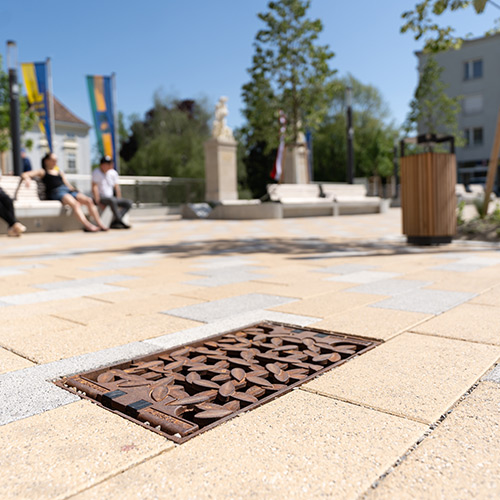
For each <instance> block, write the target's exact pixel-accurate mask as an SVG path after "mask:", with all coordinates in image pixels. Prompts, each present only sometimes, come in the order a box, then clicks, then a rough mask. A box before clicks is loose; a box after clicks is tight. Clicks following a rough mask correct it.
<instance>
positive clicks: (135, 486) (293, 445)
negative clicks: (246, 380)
mask: <svg viewBox="0 0 500 500" xmlns="http://www.w3.org/2000/svg"><path fill="white" fill-rule="evenodd" d="M425 429H426V426H424V425H422V424H418V423H416V422H411V421H408V420H404V419H401V418H398V417H394V416H392V415H387V414H382V413H379V412H376V411H373V410H369V409H367V408H361V407H359V406H353V405H350V404H347V403H344V402H341V401H335V400H332V399H330V398H326V397H322V396H317V395H314V394H308V393H306V392H304V391H300V390H299V391H293V392H292V393H291V394H288V395H286V396H284V397H282V398H280V399H279V400H277V401H274V402H272V403H269V404H267V405H264V406H261V407H260V408H258V409H256V410H254V411H252V412H249V413H247V414H244V415H243V416H241V417H237V418H234V419H232V420H230V421H228V422H227V423H225V424H223V425H221V426H219V427H217V428H215V429H213V430H211V431H209V432H207V433H204V434H202V435H200V436H198V437H197V438H196V439H193V440H191V441H189V442H187V443H185V444H183V445H181V446H179V447H178V448H176V449H174V450H172V451H169V452H168V453H164V454H162V455H160V456H158V457H156V458H154V459H152V460H149V461H148V462H147V463H145V464H143V465H139V466H138V467H134V468H133V469H130V470H128V471H126V472H124V473H123V474H120V475H119V476H116V477H114V478H112V479H110V480H108V481H106V482H104V483H103V484H101V485H98V486H96V487H94V488H90V489H88V490H87V491H85V492H83V493H81V494H80V495H77V496H76V497H75V500H89V499H100V500H104V499H117V498H120V492H121V494H122V495H123V492H125V491H126V492H127V494H128V495H129V498H156V499H158V500H160V499H171V498H176V499H193V498H199V499H202V498H203V499H205V498H217V499H221V500H222V499H250V498H255V499H261V498H281V497H283V496H284V495H286V497H287V498H297V499H304V498H339V499H344V498H356V497H357V496H358V495H359V494H360V493H362V492H363V491H364V490H365V489H367V488H368V487H369V485H370V484H371V482H373V481H374V480H375V479H376V478H377V477H378V476H379V475H380V474H381V473H383V472H384V471H385V470H386V469H387V468H388V467H390V465H391V464H392V459H393V457H394V456H395V455H400V454H402V453H405V452H406V450H407V449H408V448H409V447H410V446H411V445H412V444H413V443H414V442H415V441H416V440H417V439H418V438H419V437H420V436H421V435H422V434H423V432H425ZM234 436H237V439H234ZM228 443H231V446H228Z"/></svg>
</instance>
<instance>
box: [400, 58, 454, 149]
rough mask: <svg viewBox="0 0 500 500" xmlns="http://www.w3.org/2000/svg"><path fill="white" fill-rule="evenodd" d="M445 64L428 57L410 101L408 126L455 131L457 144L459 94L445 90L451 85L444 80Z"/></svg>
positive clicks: (423, 130) (429, 131) (413, 129)
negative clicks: (454, 95) (455, 95)
mask: <svg viewBox="0 0 500 500" xmlns="http://www.w3.org/2000/svg"><path fill="white" fill-rule="evenodd" d="M442 72H443V68H442V67H441V66H440V65H439V64H438V62H437V61H436V59H435V57H433V56H432V55H429V56H427V57H426V58H425V63H424V67H423V69H422V72H421V74H420V78H419V82H418V86H417V88H416V90H415V95H414V98H413V99H412V101H411V102H410V111H409V113H408V115H407V117H406V122H405V130H406V133H407V134H409V133H411V132H415V133H416V132H419V133H424V134H445V135H454V136H455V137H456V138H457V144H458V145H460V144H461V142H462V137H461V134H460V132H459V130H458V113H459V112H460V99H461V98H460V97H449V96H448V95H447V94H446V89H447V87H448V85H446V84H445V83H443V82H442V81H441V73H442Z"/></svg>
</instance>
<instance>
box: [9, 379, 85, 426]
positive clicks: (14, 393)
mask: <svg viewBox="0 0 500 500" xmlns="http://www.w3.org/2000/svg"><path fill="white" fill-rule="evenodd" d="M79 399H80V398H79V397H78V396H75V395H74V394H71V393H69V392H68V391H65V390H64V389H60V388H59V387H56V386H55V385H54V384H52V383H50V382H46V381H44V380H42V379H40V378H38V377H33V376H32V374H30V373H29V372H27V370H22V371H17V372H12V373H7V374H5V375H4V376H2V377H1V378H0V401H2V404H1V405H0V425H5V424H9V423H10V422H14V421H16V420H20V419H22V418H27V417H31V416H32V415H37V414H39V413H43V412H45V411H48V410H53V409H54V408H57V407H59V406H62V405H66V404H69V403H73V402H75V401H78V400H79Z"/></svg>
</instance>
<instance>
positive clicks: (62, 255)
mask: <svg viewBox="0 0 500 500" xmlns="http://www.w3.org/2000/svg"><path fill="white" fill-rule="evenodd" d="M102 250H103V247H88V248H78V249H75V250H67V251H65V252H47V253H45V254H44V255H37V256H36V257H22V258H21V259H20V260H22V261H23V262H31V261H36V262H39V261H46V260H60V259H70V258H72V257H77V256H78V255H82V254H83V255H85V254H89V253H100V252H102Z"/></svg>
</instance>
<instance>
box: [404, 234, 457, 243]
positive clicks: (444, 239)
mask: <svg viewBox="0 0 500 500" xmlns="http://www.w3.org/2000/svg"><path fill="white" fill-rule="evenodd" d="M452 239H453V238H452V237H451V236H407V238H406V241H407V242H408V244H409V245H444V244H447V243H451V240H452Z"/></svg>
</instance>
